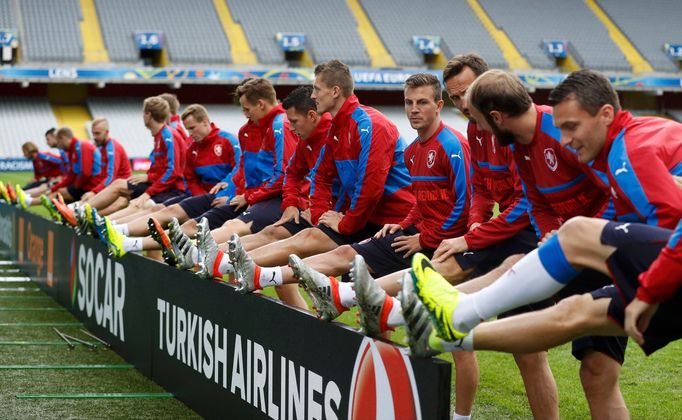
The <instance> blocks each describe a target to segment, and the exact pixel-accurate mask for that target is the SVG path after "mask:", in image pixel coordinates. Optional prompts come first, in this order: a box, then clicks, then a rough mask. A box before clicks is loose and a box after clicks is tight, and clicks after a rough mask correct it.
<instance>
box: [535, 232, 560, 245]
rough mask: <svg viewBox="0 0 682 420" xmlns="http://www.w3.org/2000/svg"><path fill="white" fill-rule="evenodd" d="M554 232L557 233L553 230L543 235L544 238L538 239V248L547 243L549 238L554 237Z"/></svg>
mask: <svg viewBox="0 0 682 420" xmlns="http://www.w3.org/2000/svg"><path fill="white" fill-rule="evenodd" d="M556 232H557V231H556V229H554V230H553V231H551V232H547V233H545V236H543V237H542V239H540V242H538V246H540V245H542V244H544V243H545V242H547V241H548V240H549V238H551V237H552V236H554V235H556Z"/></svg>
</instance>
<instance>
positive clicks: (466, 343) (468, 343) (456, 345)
mask: <svg viewBox="0 0 682 420" xmlns="http://www.w3.org/2000/svg"><path fill="white" fill-rule="evenodd" d="M441 347H442V349H441V350H442V351H443V352H453V351H474V331H473V330H472V331H470V332H469V334H468V335H466V336H465V337H464V338H463V339H461V340H457V341H456V342H451V341H445V340H443V341H441Z"/></svg>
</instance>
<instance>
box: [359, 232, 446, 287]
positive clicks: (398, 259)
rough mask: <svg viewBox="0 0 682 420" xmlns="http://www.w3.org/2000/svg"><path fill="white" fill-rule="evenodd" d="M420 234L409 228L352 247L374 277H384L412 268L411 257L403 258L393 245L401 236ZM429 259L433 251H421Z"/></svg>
mask: <svg viewBox="0 0 682 420" xmlns="http://www.w3.org/2000/svg"><path fill="white" fill-rule="evenodd" d="M417 233H419V230H417V228H416V227H415V226H408V227H406V228H405V229H401V230H399V231H397V232H395V233H393V234H390V235H386V236H384V237H383V238H379V239H376V238H374V237H370V238H368V239H365V240H364V241H362V242H359V243H355V244H352V245H351V246H352V247H353V249H354V250H355V252H357V253H358V254H360V255H362V257H363V258H364V259H365V262H366V263H367V266H368V267H369V268H370V269H371V270H372V272H373V273H374V277H383V276H385V275H387V274H391V273H395V272H396V271H400V270H404V269H406V268H410V264H411V262H412V258H411V256H410V257H408V258H405V257H403V254H400V253H397V252H395V251H394V249H393V247H391V244H393V240H394V239H395V238H397V237H399V236H405V235H407V236H411V235H416V234H417ZM420 252H422V253H424V254H425V255H426V256H427V257H429V258H431V256H432V255H433V250H432V249H431V250H423V251H420Z"/></svg>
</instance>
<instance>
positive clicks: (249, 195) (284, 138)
mask: <svg viewBox="0 0 682 420" xmlns="http://www.w3.org/2000/svg"><path fill="white" fill-rule="evenodd" d="M258 128H259V129H260V138H261V142H262V143H261V147H260V150H259V151H258V158H257V161H256V165H257V167H258V172H259V173H260V174H261V175H262V176H263V182H262V183H261V184H260V185H259V186H258V187H257V188H254V189H252V190H247V191H245V192H244V198H245V199H246V202H247V203H249V205H252V204H255V203H258V202H259V201H263V200H267V199H269V198H273V197H277V196H279V195H282V184H283V183H284V171H286V167H287V163H288V162H289V159H290V158H291V155H292V154H293V153H294V149H295V148H296V143H297V142H298V137H296V135H295V134H294V133H293V132H291V130H290V128H289V120H287V116H286V114H285V113H284V108H282V105H277V106H275V107H274V108H273V109H272V110H270V112H268V114H267V115H266V116H265V117H263V118H261V119H260V121H258ZM244 170H245V171H246V170H248V168H247V167H244ZM245 174H247V176H248V172H245Z"/></svg>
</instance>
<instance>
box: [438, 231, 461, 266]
mask: <svg viewBox="0 0 682 420" xmlns="http://www.w3.org/2000/svg"><path fill="white" fill-rule="evenodd" d="M468 250H469V245H467V241H465V240H464V236H459V237H457V238H451V239H444V240H443V241H442V242H441V243H440V245H438V248H436V252H434V253H433V261H434V262H439V263H440V262H443V261H445V260H446V259H448V258H450V257H451V256H453V255H455V254H461V253H462V252H466V251H468Z"/></svg>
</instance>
